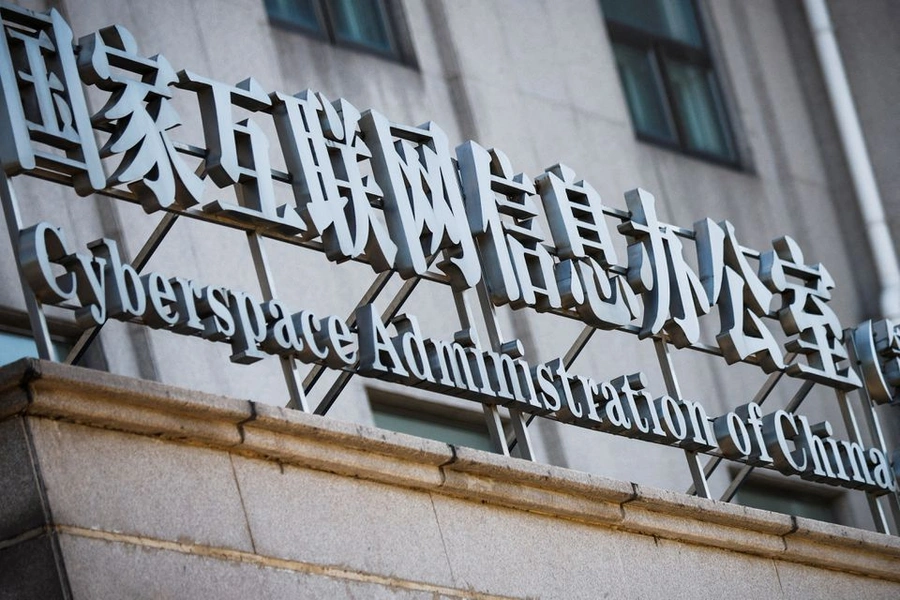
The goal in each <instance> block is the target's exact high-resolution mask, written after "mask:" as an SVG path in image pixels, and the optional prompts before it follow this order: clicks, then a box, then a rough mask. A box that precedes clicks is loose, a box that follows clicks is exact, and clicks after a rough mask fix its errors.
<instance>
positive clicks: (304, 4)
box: [266, 0, 321, 31]
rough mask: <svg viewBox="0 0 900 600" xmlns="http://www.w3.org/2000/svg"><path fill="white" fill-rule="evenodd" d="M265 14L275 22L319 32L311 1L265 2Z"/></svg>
mask: <svg viewBox="0 0 900 600" xmlns="http://www.w3.org/2000/svg"><path fill="white" fill-rule="evenodd" d="M266 12H268V13H269V17H271V18H272V19H274V20H276V21H284V22H285V23H290V24H291V25H296V26H298V27H302V28H304V29H311V30H313V31H321V26H320V25H319V17H318V15H316V6H315V4H314V2H313V0H266Z"/></svg>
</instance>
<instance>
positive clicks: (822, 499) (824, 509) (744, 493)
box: [735, 482, 840, 523]
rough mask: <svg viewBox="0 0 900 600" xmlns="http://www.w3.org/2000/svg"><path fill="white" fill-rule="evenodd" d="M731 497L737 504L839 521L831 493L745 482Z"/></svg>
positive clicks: (830, 521) (809, 517)
mask: <svg viewBox="0 0 900 600" xmlns="http://www.w3.org/2000/svg"><path fill="white" fill-rule="evenodd" d="M829 492H830V490H829ZM735 500H736V501H737V503H738V504H743V505H744V506H751V507H753V508H761V509H763V510H769V511H772V512H780V513H783V514H786V515H794V516H798V517H806V518H808V519H817V520H819V521H827V522H829V523H840V520H839V519H838V518H837V514H836V511H835V501H836V497H835V496H833V495H826V496H823V495H821V494H819V493H814V492H812V491H805V490H799V489H794V488H780V487H776V486H772V485H767V484H764V483H756V482H752V483H751V482H745V483H744V484H743V485H742V486H741V487H740V488H739V489H738V492H737V495H736V497H735Z"/></svg>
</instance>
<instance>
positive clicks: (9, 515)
mask: <svg viewBox="0 0 900 600" xmlns="http://www.w3.org/2000/svg"><path fill="white" fill-rule="evenodd" d="M38 472H39V471H38V468H37V466H36V465H35V464H34V463H33V461H32V458H31V453H30V452H29V449H28V437H27V433H26V431H25V420H24V419H22V418H19V417H13V418H11V419H7V420H6V421H2V422H0V482H2V483H0V541H3V540H6V539H9V538H12V537H15V536H18V535H21V534H23V533H25V532H27V531H30V530H33V529H36V528H40V527H42V526H43V525H44V523H45V521H46V519H45V516H44V510H43V503H42V502H41V493H40V483H39V481H38Z"/></svg>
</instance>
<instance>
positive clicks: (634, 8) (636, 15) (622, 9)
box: [600, 0, 703, 48]
mask: <svg viewBox="0 0 900 600" xmlns="http://www.w3.org/2000/svg"><path fill="white" fill-rule="evenodd" d="M600 4H601V5H602V6H603V15H604V16H605V17H606V19H607V20H610V21H616V22H618V23H622V24H623V25H628V26H630V27H634V28H636V29H640V30H642V31H646V32H647V33H650V34H653V35H657V36H660V37H664V38H668V39H671V40H676V41H679V42H682V43H684V44H687V45H689V46H694V47H695V48H702V47H703V37H702V36H701V35H700V26H699V24H698V23H697V14H696V13H695V12H694V5H693V3H692V2H691V0H601V2H600Z"/></svg>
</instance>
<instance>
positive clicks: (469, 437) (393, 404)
mask: <svg viewBox="0 0 900 600" xmlns="http://www.w3.org/2000/svg"><path fill="white" fill-rule="evenodd" d="M369 395H370V398H369V405H370V406H371V408H372V420H373V421H374V422H375V426H376V427H381V428H382V429H390V430H391V431H397V432H399V433H408V434H410V435H415V436H418V437H424V438H429V439H432V440H437V441H439V442H444V443H447V444H453V445H455V446H466V447H469V448H475V449H477V450H487V451H489V452H491V451H493V444H492V443H491V436H490V433H488V429H487V425H486V424H485V422H484V417H483V416H482V415H480V414H478V413H474V412H470V411H466V410H455V409H452V408H450V407H447V406H443V405H437V404H432V403H429V402H425V401H422V400H417V399H413V398H407V397H404V396H399V395H394V394H388V393H386V392H381V391H378V390H369Z"/></svg>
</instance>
